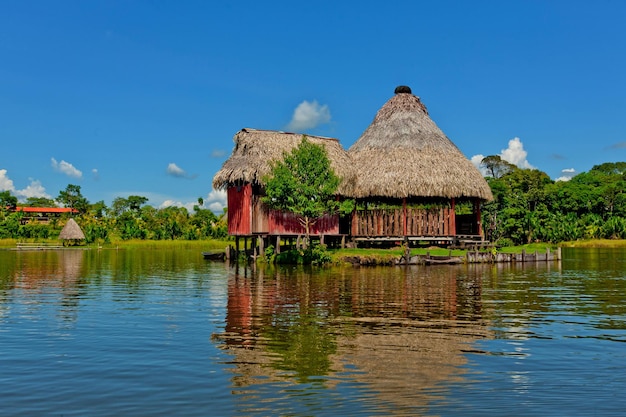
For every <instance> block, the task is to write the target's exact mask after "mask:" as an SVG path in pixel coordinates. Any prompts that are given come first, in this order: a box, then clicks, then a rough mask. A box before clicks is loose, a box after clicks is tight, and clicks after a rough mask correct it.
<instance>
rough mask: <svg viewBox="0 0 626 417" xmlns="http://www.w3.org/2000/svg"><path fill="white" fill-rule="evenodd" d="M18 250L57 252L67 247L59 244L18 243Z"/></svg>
mask: <svg viewBox="0 0 626 417" xmlns="http://www.w3.org/2000/svg"><path fill="white" fill-rule="evenodd" d="M16 249H17V250H56V249H65V246H63V245H62V244H59V243H20V242H18V243H17V246H16Z"/></svg>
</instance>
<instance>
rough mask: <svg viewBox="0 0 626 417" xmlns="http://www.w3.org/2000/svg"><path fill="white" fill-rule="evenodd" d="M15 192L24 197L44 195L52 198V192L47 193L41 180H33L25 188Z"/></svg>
mask: <svg viewBox="0 0 626 417" xmlns="http://www.w3.org/2000/svg"><path fill="white" fill-rule="evenodd" d="M15 194H17V195H18V196H21V197H24V198H30V197H35V198H36V197H43V198H52V197H51V196H50V194H48V193H46V189H45V188H44V186H43V185H41V182H40V181H39V180H31V182H30V184H29V185H28V186H27V187H26V188H24V189H23V190H16V191H15Z"/></svg>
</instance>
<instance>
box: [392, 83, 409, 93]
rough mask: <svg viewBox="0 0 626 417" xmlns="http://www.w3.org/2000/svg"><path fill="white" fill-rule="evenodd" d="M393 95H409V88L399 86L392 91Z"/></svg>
mask: <svg viewBox="0 0 626 417" xmlns="http://www.w3.org/2000/svg"><path fill="white" fill-rule="evenodd" d="M394 93H395V94H411V87H408V86H406V85H399V86H397V87H396V91H394Z"/></svg>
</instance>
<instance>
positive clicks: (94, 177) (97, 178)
mask: <svg viewBox="0 0 626 417" xmlns="http://www.w3.org/2000/svg"><path fill="white" fill-rule="evenodd" d="M91 175H92V176H93V179H94V180H96V181H98V180H99V179H100V173H99V172H98V170H97V169H96V168H94V169H92V170H91Z"/></svg>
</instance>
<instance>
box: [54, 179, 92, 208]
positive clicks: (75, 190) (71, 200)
mask: <svg viewBox="0 0 626 417" xmlns="http://www.w3.org/2000/svg"><path fill="white" fill-rule="evenodd" d="M57 201H58V202H60V203H61V204H63V205H64V206H65V207H69V208H73V209H76V210H78V211H79V213H86V212H87V210H89V201H87V199H86V198H85V197H83V195H82V193H81V191H80V185H74V184H68V186H67V187H66V188H65V190H63V191H60V192H59V196H58V197H57Z"/></svg>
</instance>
